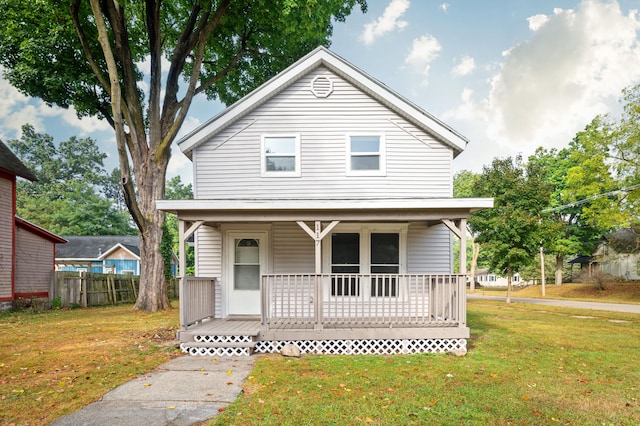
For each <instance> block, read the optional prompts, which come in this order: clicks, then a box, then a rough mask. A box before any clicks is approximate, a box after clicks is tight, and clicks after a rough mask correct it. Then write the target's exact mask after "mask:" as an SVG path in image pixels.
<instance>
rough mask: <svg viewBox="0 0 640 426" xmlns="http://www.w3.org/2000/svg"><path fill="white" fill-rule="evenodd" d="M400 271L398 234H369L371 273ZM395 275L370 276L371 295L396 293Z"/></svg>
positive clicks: (392, 294)
mask: <svg viewBox="0 0 640 426" xmlns="http://www.w3.org/2000/svg"><path fill="white" fill-rule="evenodd" d="M399 272H400V235H399V234H397V233H384V234H383V233H372V234H371V273H372V274H398V273H399ZM397 287H398V283H397V279H396V277H375V278H371V296H373V297H382V296H384V297H389V296H391V297H395V296H397V295H398V288H397Z"/></svg>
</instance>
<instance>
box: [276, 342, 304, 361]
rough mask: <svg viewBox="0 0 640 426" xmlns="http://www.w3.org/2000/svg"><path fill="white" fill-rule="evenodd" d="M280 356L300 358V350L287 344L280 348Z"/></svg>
mask: <svg viewBox="0 0 640 426" xmlns="http://www.w3.org/2000/svg"><path fill="white" fill-rule="evenodd" d="M280 355H282V356H289V357H294V358H300V348H298V347H297V346H296V345H293V344H291V343H288V344H286V345H284V346H283V347H282V350H281V351H280Z"/></svg>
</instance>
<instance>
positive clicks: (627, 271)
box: [590, 228, 640, 280]
mask: <svg viewBox="0 0 640 426" xmlns="http://www.w3.org/2000/svg"><path fill="white" fill-rule="evenodd" d="M591 259H592V260H591V261H590V271H598V270H601V271H602V272H604V273H606V274H609V275H612V276H614V277H620V278H624V279H627V280H640V235H638V232H637V231H636V230H635V229H633V228H622V229H619V230H618V231H616V232H612V233H610V234H607V235H605V236H603V237H602V241H601V242H600V244H598V246H597V247H596V250H595V251H594V252H593V255H592V256H591Z"/></svg>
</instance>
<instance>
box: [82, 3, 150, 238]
mask: <svg viewBox="0 0 640 426" xmlns="http://www.w3.org/2000/svg"><path fill="white" fill-rule="evenodd" d="M98 2H99V0H90V3H91V9H92V11H93V15H94V17H95V20H96V28H97V30H98V41H99V43H100V46H101V48H102V52H103V53H104V57H105V61H106V64H107V69H108V70H109V79H110V81H111V92H110V94H111V111H112V117H113V124H114V129H115V132H116V145H117V147H118V159H119V161H120V169H121V176H122V183H123V190H124V191H123V192H124V196H125V201H126V203H127V207H128V208H129V211H130V212H131V216H132V217H133V220H134V221H135V222H136V224H137V225H138V229H140V230H142V229H143V224H144V222H145V218H144V215H143V214H142V213H141V212H140V209H139V207H138V205H137V202H136V200H135V188H134V186H133V182H132V179H131V168H130V167H129V158H128V156H127V152H126V149H125V145H126V144H127V137H130V136H127V134H126V132H125V130H124V122H123V121H122V94H121V92H120V80H119V76H118V67H117V65H116V60H115V57H114V55H113V51H112V50H111V44H110V43H109V35H108V32H107V26H106V23H105V22H104V19H103V17H102V11H101V9H100V5H99V3H98Z"/></svg>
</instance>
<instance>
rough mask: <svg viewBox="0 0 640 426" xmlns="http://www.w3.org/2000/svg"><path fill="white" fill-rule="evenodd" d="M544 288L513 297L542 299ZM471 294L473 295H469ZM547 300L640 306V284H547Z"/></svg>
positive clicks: (500, 291)
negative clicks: (603, 286)
mask: <svg viewBox="0 0 640 426" xmlns="http://www.w3.org/2000/svg"><path fill="white" fill-rule="evenodd" d="M541 291H542V288H541V286H539V285H534V286H529V287H525V288H521V289H519V288H514V292H513V297H531V298H542V295H541ZM469 294H471V293H469ZM473 294H481V295H485V296H506V294H507V290H506V289H505V288H488V287H480V288H476V289H475V291H474V293H473ZM545 299H567V300H580V301H586V302H608V303H632V304H640V282H638V281H628V282H624V281H623V282H613V283H607V284H606V288H605V289H603V290H601V289H598V288H597V287H596V285H595V284H593V283H589V284H583V283H576V284H573V283H570V284H562V285H559V286H557V285H555V284H547V285H546V286H545Z"/></svg>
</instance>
